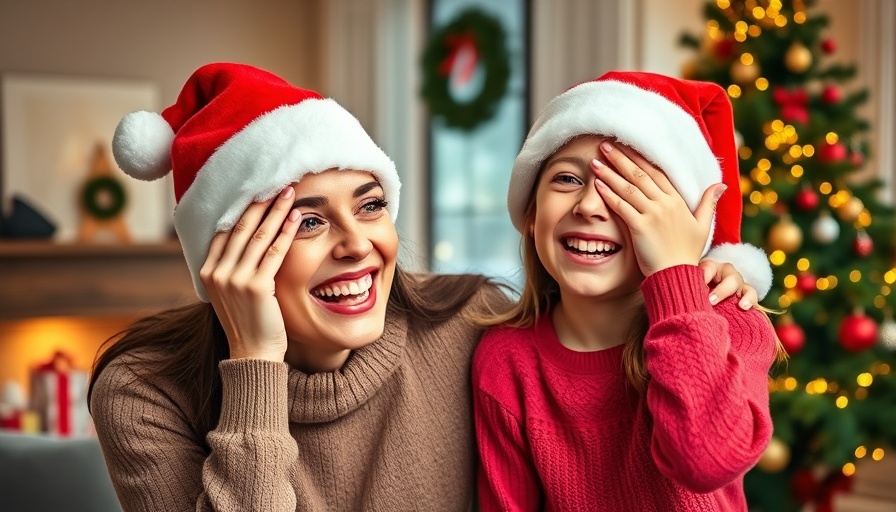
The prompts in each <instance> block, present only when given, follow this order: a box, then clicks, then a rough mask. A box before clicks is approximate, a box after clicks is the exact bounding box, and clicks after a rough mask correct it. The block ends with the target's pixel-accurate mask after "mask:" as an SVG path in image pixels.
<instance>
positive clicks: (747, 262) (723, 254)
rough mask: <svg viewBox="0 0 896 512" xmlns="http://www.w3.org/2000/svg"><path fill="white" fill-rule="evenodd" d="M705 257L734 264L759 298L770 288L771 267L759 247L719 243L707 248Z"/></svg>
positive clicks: (762, 297) (763, 296)
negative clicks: (707, 251)
mask: <svg viewBox="0 0 896 512" xmlns="http://www.w3.org/2000/svg"><path fill="white" fill-rule="evenodd" d="M706 258H707V259H710V260H713V261H717V262H719V263H730V264H732V265H734V266H735V268H737V271H738V272H740V274H741V275H742V276H743V278H744V282H745V283H747V284H748V285H750V286H752V287H753V288H755V289H756V293H757V294H758V295H759V300H762V299H764V298H765V296H766V295H767V294H768V291H769V290H771V288H772V268H771V266H770V265H769V262H768V256H766V254H765V251H763V250H762V249H760V248H759V247H756V246H753V245H750V244H745V243H740V244H719V245H717V246H715V247H713V248H712V249H710V250H709V253H708V254H707V255H706Z"/></svg>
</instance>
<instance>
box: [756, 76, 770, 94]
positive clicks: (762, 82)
mask: <svg viewBox="0 0 896 512" xmlns="http://www.w3.org/2000/svg"><path fill="white" fill-rule="evenodd" d="M756 88H757V89H759V90H760V91H764V90H766V89H768V79H766V78H762V77H761V76H760V77H759V78H757V79H756Z"/></svg>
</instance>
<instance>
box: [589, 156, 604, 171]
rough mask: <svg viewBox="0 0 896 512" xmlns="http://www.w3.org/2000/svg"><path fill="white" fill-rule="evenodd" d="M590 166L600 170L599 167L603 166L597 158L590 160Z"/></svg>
mask: <svg viewBox="0 0 896 512" xmlns="http://www.w3.org/2000/svg"><path fill="white" fill-rule="evenodd" d="M591 165H592V166H593V167H594V168H595V169H600V168H601V167H603V166H604V164H602V163H600V160H598V159H597V158H595V159H593V160H591Z"/></svg>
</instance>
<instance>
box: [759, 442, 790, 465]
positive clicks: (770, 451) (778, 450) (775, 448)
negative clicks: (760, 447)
mask: <svg viewBox="0 0 896 512" xmlns="http://www.w3.org/2000/svg"><path fill="white" fill-rule="evenodd" d="M789 463H790V447H789V446H787V445H786V444H784V442H783V441H781V440H780V439H778V438H777V437H772V438H771V440H770V441H769V442H768V446H766V447H765V451H763V452H762V456H761V457H760V458H759V462H758V463H757V466H759V469H761V470H763V471H765V472H766V473H777V472H779V471H781V470H783V469H784V468H786V467H787V464H789Z"/></svg>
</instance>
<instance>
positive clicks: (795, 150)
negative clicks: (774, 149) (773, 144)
mask: <svg viewBox="0 0 896 512" xmlns="http://www.w3.org/2000/svg"><path fill="white" fill-rule="evenodd" d="M787 152H788V153H789V154H790V156H792V157H793V158H799V157H801V156H803V148H801V147H799V146H790V149H789V150H788V151H787Z"/></svg>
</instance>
